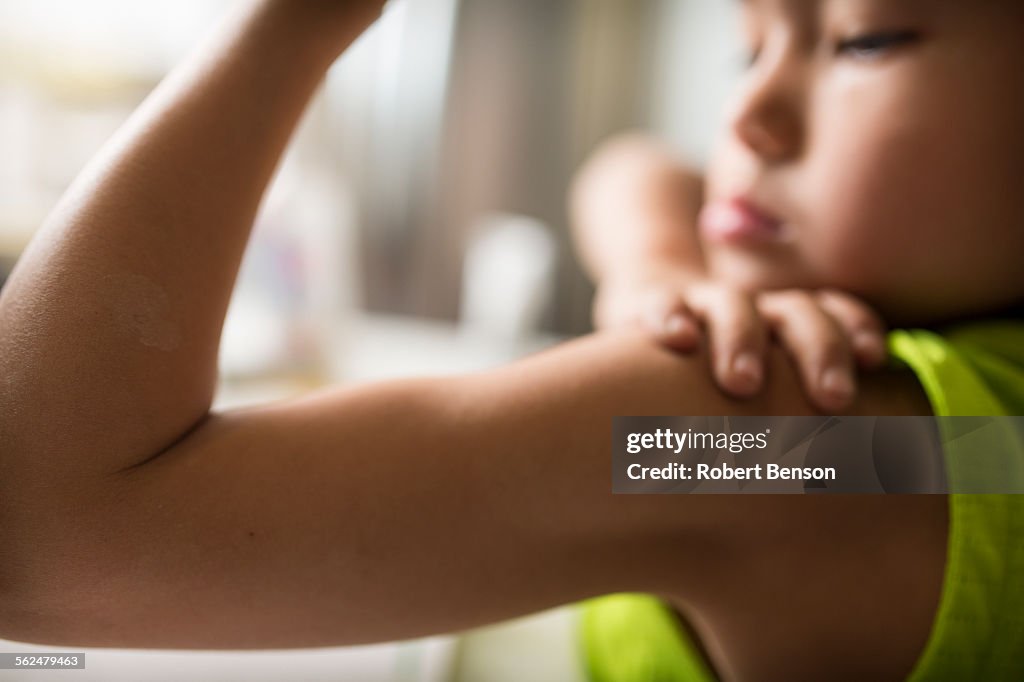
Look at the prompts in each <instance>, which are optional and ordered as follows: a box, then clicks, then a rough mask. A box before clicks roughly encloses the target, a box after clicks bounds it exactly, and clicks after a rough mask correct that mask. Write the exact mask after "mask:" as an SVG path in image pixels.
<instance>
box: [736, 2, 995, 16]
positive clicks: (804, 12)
mask: <svg viewBox="0 0 1024 682" xmlns="http://www.w3.org/2000/svg"><path fill="white" fill-rule="evenodd" d="M956 1H957V2H962V0H956ZM975 1H977V2H981V3H983V4H984V3H986V2H990V1H991V0H975ZM738 2H739V4H740V5H741V6H742V7H743V8H744V9H750V10H754V11H765V12H775V13H782V14H786V15H795V16H815V15H817V14H820V13H821V12H823V11H825V10H826V9H849V8H867V7H872V8H874V7H878V8H886V7H887V8H910V7H923V8H927V7H928V6H934V5H938V4H943V3H945V2H947V0H738ZM967 4H969V3H967Z"/></svg>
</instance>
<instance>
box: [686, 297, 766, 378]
mask: <svg viewBox="0 0 1024 682" xmlns="http://www.w3.org/2000/svg"><path fill="white" fill-rule="evenodd" d="M687 303H688V304H689V306H690V309H691V310H693V312H694V313H695V314H696V316H697V317H698V318H699V319H700V320H701V321H702V322H703V323H704V326H705V327H706V329H707V333H708V336H709V339H708V343H709V345H710V349H711V367H712V372H713V373H714V375H715V380H716V381H717V382H718V384H719V386H721V387H722V388H723V389H724V390H725V391H727V392H728V393H731V394H733V395H737V396H743V397H746V396H750V395H753V394H754V393H756V392H757V391H758V390H759V389H760V388H761V386H762V384H763V383H764V352H765V347H766V345H767V339H768V335H767V329H766V327H765V325H764V324H763V323H762V321H761V317H760V315H759V314H758V312H757V308H756V307H755V305H754V301H753V300H752V299H751V297H750V295H749V294H746V293H744V292H742V291H738V290H733V289H729V288H727V287H722V286H710V287H697V288H694V289H692V290H691V291H690V295H689V296H688V298H687Z"/></svg>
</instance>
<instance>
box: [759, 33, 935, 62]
mask: <svg viewBox="0 0 1024 682" xmlns="http://www.w3.org/2000/svg"><path fill="white" fill-rule="evenodd" d="M920 38H921V36H920V34H919V33H917V32H916V31H879V32H876V33H865V34H862V35H858V36H854V37H853V38H847V39H845V40H840V41H839V42H837V43H836V45H835V48H834V52H835V54H836V56H845V57H849V58H852V59H877V58H878V57H881V56H882V55H883V54H884V53H885V52H888V51H890V50H894V49H896V48H900V47H906V46H907V45H911V44H913V43H915V42H917V41H918V40H919V39H920ZM760 55H761V51H760V50H751V51H750V52H748V53H747V54H746V55H745V56H744V59H743V66H744V68H747V69H749V68H751V67H753V66H754V65H755V64H756V63H757V60H758V58H759V57H760Z"/></svg>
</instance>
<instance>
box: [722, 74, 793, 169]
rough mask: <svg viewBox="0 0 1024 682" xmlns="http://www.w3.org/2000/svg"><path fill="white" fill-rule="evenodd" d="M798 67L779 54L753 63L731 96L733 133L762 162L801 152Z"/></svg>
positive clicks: (791, 157) (778, 159) (780, 160)
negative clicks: (764, 60)
mask: <svg viewBox="0 0 1024 682" xmlns="http://www.w3.org/2000/svg"><path fill="white" fill-rule="evenodd" d="M798 68H799V67H797V66H795V65H793V64H790V63H787V61H786V60H785V58H783V57H777V58H775V60H774V63H770V64H769V63H763V64H758V65H755V66H754V67H753V70H752V71H751V72H750V73H749V74H748V75H747V80H746V82H745V83H744V84H743V85H742V86H741V88H740V92H739V93H738V97H737V98H736V100H734V104H733V109H732V112H731V114H730V122H731V126H732V131H733V134H734V135H735V136H736V137H737V138H738V139H739V140H740V141H741V142H742V143H743V144H744V145H745V146H746V147H747V148H749V149H750V150H751V151H752V152H754V153H755V154H756V155H757V156H759V157H760V158H761V159H762V160H763V161H765V162H769V163H779V162H784V161H789V160H792V159H793V158H796V157H797V156H799V155H800V153H801V145H802V136H803V130H802V127H803V124H802V121H801V108H802V99H803V97H802V92H801V86H800V82H799V73H798Z"/></svg>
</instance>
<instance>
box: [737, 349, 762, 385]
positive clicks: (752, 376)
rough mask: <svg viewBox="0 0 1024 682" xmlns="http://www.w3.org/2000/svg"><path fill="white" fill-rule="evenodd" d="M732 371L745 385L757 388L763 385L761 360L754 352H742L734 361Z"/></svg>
mask: <svg viewBox="0 0 1024 682" xmlns="http://www.w3.org/2000/svg"><path fill="white" fill-rule="evenodd" d="M732 373H733V375H734V376H736V377H737V378H739V379H740V380H741V381H742V382H743V384H744V386H746V387H748V388H750V389H754V388H757V387H758V386H760V385H761V360H760V359H759V358H758V357H757V356H756V355H755V354H753V353H749V352H747V353H740V354H739V355H737V356H736V357H735V359H733V361H732Z"/></svg>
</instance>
